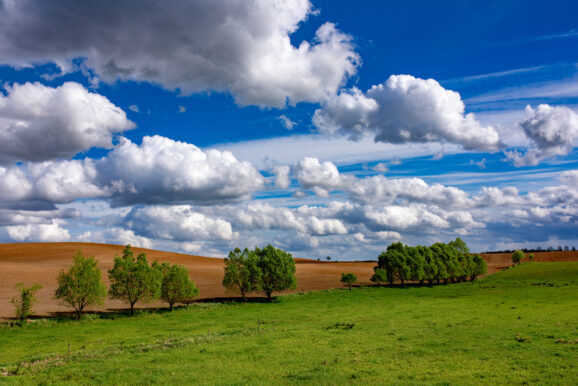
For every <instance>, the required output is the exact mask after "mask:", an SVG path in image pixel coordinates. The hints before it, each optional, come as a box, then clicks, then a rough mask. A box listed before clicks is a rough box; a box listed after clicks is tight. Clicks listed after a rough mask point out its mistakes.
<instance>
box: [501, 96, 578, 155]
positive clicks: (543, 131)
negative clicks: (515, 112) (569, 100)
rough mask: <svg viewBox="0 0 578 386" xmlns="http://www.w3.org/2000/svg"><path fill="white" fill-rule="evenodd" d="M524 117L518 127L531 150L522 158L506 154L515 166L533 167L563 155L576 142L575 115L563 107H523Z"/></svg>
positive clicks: (577, 119)
mask: <svg viewBox="0 0 578 386" xmlns="http://www.w3.org/2000/svg"><path fill="white" fill-rule="evenodd" d="M526 113H527V117H526V119H525V120H523V121H522V122H521V123H520V126H521V127H522V128H523V129H524V133H525V134H526V136H527V137H528V139H529V140H530V142H531V144H532V147H531V148H530V149H528V150H527V151H526V152H525V153H524V154H520V153H519V152H516V151H511V152H507V153H506V155H507V156H508V158H510V159H511V160H512V161H513V162H514V165H515V166H534V165H537V164H538V163H539V162H540V161H542V160H544V159H548V158H552V157H555V156H557V155H561V156H564V155H567V154H568V153H570V151H571V150H572V149H573V147H574V142H575V140H576V139H577V138H578V114H576V113H575V112H573V111H572V110H570V109H569V108H567V107H564V106H556V107H552V106H549V105H539V106H538V107H537V108H536V109H533V108H532V107H530V106H527V107H526Z"/></svg>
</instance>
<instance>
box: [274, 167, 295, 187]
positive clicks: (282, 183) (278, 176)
mask: <svg viewBox="0 0 578 386" xmlns="http://www.w3.org/2000/svg"><path fill="white" fill-rule="evenodd" d="M290 171H291V168H290V167H289V166H288V165H278V166H275V167H273V173H275V187H277V188H279V189H287V188H288V187H289V185H291V178H290V177H289V173H290Z"/></svg>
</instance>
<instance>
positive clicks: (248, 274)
mask: <svg viewBox="0 0 578 386" xmlns="http://www.w3.org/2000/svg"><path fill="white" fill-rule="evenodd" d="M260 281H261V270H260V269H259V267H258V266H257V258H256V256H255V254H254V253H249V250H248V249H247V248H245V249H244V250H243V251H241V250H240V249H239V248H235V250H233V251H230V252H229V256H228V257H227V258H225V275H224V277H223V287H225V288H227V289H228V290H230V291H235V292H239V293H240V294H241V297H242V299H243V303H245V302H246V297H245V296H246V294H248V293H249V292H253V291H256V290H259V283H260Z"/></svg>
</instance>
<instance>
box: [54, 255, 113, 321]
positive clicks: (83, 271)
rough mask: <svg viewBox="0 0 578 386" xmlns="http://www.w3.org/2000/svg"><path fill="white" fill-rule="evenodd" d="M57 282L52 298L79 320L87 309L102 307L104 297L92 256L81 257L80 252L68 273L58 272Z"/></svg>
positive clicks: (104, 292)
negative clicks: (95, 306)
mask: <svg viewBox="0 0 578 386" xmlns="http://www.w3.org/2000/svg"><path fill="white" fill-rule="evenodd" d="M57 281H58V288H57V289H56V291H55V292H54V297H55V298H56V299H57V300H58V301H59V304H60V305H63V306H66V307H70V308H72V309H73V310H74V312H75V313H76V318H77V319H79V320H80V318H81V317H82V313H83V312H84V311H85V310H86V308H87V307H89V306H92V305H102V304H103V302H104V298H105V297H106V287H105V285H104V283H103V282H102V279H101V273H100V269H98V261H97V260H96V259H95V258H94V257H93V256H90V257H84V256H82V253H81V252H78V253H77V255H76V256H75V257H74V264H73V265H72V267H70V269H69V270H68V271H60V273H59V274H58V278H57Z"/></svg>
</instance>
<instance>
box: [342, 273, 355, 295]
mask: <svg viewBox="0 0 578 386" xmlns="http://www.w3.org/2000/svg"><path fill="white" fill-rule="evenodd" d="M341 282H342V283H343V285H345V286H346V287H349V290H350V291H351V286H352V285H353V283H356V282H357V276H355V275H354V274H353V273H351V272H347V273H342V274H341Z"/></svg>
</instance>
